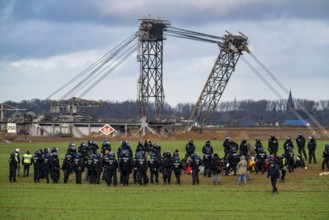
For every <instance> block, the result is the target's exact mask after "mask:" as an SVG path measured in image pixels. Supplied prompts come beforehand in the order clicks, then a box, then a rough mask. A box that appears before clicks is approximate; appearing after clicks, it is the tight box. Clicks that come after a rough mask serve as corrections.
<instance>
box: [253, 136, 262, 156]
mask: <svg viewBox="0 0 329 220" xmlns="http://www.w3.org/2000/svg"><path fill="white" fill-rule="evenodd" d="M255 141H256V143H255V152H256V154H258V153H259V152H261V150H264V147H263V144H262V142H261V141H260V139H259V138H256V139H255Z"/></svg>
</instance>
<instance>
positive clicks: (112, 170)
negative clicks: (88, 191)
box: [103, 151, 119, 186]
mask: <svg viewBox="0 0 329 220" xmlns="http://www.w3.org/2000/svg"><path fill="white" fill-rule="evenodd" d="M103 165H104V173H105V182H106V184H107V185H108V186H109V185H111V184H113V185H114V186H116V185H117V169H118V166H119V164H118V161H117V160H116V159H115V153H114V152H112V151H111V152H110V153H108V154H107V155H105V157H104V158H103Z"/></svg>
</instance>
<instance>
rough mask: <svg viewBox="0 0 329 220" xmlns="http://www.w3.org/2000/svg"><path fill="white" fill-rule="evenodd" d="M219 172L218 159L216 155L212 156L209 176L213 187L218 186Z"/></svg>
mask: <svg viewBox="0 0 329 220" xmlns="http://www.w3.org/2000/svg"><path fill="white" fill-rule="evenodd" d="M221 170H222V169H221V163H220V158H219V156H218V154H214V156H213V158H211V176H212V182H213V183H214V185H216V183H217V184H220V173H221Z"/></svg>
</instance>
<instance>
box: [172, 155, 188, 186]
mask: <svg viewBox="0 0 329 220" xmlns="http://www.w3.org/2000/svg"><path fill="white" fill-rule="evenodd" d="M189 156H190V155H189ZM173 169H174V174H175V177H176V184H178V185H180V175H181V173H182V163H181V160H180V158H179V155H178V150H176V151H175V153H174V156H173Z"/></svg>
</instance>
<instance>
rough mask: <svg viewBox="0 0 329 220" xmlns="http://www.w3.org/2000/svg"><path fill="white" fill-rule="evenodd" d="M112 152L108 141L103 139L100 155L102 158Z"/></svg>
mask: <svg viewBox="0 0 329 220" xmlns="http://www.w3.org/2000/svg"><path fill="white" fill-rule="evenodd" d="M111 150H112V148H111V144H110V141H109V140H108V139H105V140H104V141H103V144H102V148H101V153H102V155H103V156H105V154H106V152H107V153H108V152H110V151H111Z"/></svg>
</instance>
